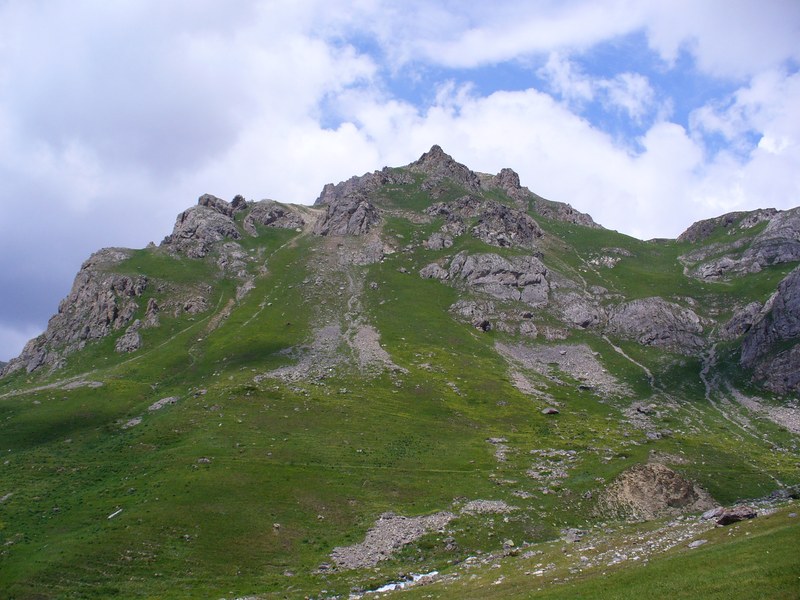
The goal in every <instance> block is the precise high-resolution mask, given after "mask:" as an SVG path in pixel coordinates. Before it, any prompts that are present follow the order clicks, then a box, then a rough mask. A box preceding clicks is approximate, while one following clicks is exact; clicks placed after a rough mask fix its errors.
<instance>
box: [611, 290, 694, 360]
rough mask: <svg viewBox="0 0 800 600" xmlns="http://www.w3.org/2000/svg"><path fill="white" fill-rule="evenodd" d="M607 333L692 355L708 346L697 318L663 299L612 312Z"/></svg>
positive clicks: (622, 306) (638, 302)
mask: <svg viewBox="0 0 800 600" xmlns="http://www.w3.org/2000/svg"><path fill="white" fill-rule="evenodd" d="M607 329H608V332H609V333H611V334H613V335H617V336H619V337H623V338H628V339H632V340H635V341H637V342H639V343H640V344H642V345H644V346H660V347H662V348H668V349H670V350H674V351H677V352H681V353H691V352H694V351H696V350H699V349H700V348H702V347H703V346H704V345H705V340H704V339H703V337H702V334H703V326H702V323H701V322H700V317H698V316H697V314H696V313H695V312H694V311H692V310H689V309H688V308H683V307H682V306H680V305H678V304H675V303H673V302H667V301H666V300H664V299H663V298H658V297H654V298H643V299H641V300H633V301H631V302H625V303H623V304H620V305H618V306H616V307H614V308H612V309H611V310H610V311H609V314H608V324H607Z"/></svg>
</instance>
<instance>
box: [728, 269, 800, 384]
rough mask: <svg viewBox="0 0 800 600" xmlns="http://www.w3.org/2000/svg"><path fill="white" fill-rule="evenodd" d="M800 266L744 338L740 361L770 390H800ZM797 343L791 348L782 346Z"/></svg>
mask: <svg viewBox="0 0 800 600" xmlns="http://www.w3.org/2000/svg"><path fill="white" fill-rule="evenodd" d="M798 339H800V268H797V269H795V270H794V271H792V272H791V273H789V275H787V276H786V278H785V279H784V280H783V281H781V283H780V284H779V285H778V289H777V291H776V292H775V294H773V296H772V297H771V298H770V299H769V301H767V303H766V304H765V306H764V307H763V308H762V309H761V311H760V312H759V314H758V315H757V316H756V317H755V319H754V323H753V325H752V326H751V327H750V328H749V329H748V330H747V333H746V335H745V336H744V339H743V341H742V352H741V364H742V366H744V367H746V368H754V369H755V375H756V378H757V379H759V380H761V381H763V382H764V385H765V387H766V388H767V389H770V390H772V391H774V392H779V393H787V392H798V391H800V347H798V346H797V345H796V341H797V340H798ZM787 342H795V345H794V346H792V347H789V348H785V347H783V346H785V345H786V343H787Z"/></svg>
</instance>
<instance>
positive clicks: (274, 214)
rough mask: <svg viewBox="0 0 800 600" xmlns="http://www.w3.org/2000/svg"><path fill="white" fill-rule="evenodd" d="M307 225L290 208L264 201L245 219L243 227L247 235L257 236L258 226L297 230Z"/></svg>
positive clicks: (255, 206) (257, 204)
mask: <svg viewBox="0 0 800 600" xmlns="http://www.w3.org/2000/svg"><path fill="white" fill-rule="evenodd" d="M305 224H306V222H305V220H304V219H303V217H302V216H300V214H299V213H298V212H296V211H293V210H292V209H291V208H289V207H288V206H286V205H284V204H279V203H277V202H273V201H272V200H262V201H261V202H257V203H255V204H254V205H253V208H252V209H251V210H250V212H249V213H248V214H247V216H246V217H245V218H244V222H243V224H242V226H243V227H244V230H245V231H246V232H247V233H249V234H250V235H252V236H255V235H257V231H256V225H261V226H263V227H279V228H282V229H297V228H299V227H303V226H304V225H305Z"/></svg>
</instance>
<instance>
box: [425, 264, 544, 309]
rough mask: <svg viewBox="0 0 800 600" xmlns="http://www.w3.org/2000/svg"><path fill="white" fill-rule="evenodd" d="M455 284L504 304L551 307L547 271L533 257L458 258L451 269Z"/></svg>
mask: <svg viewBox="0 0 800 600" xmlns="http://www.w3.org/2000/svg"><path fill="white" fill-rule="evenodd" d="M440 278H441V277H440ZM443 279H450V280H452V281H463V282H465V283H466V284H467V285H468V286H470V287H471V288H472V289H474V290H475V291H477V292H481V293H484V294H487V295H489V296H492V297H494V298H497V299H500V300H518V301H521V302H524V303H526V304H529V305H532V306H541V305H544V304H546V303H547V300H548V292H549V290H550V286H549V284H548V281H547V268H546V267H545V266H544V265H543V264H542V262H541V261H540V260H539V259H538V258H535V257H533V256H515V257H513V258H508V259H506V258H503V257H502V256H499V255H497V254H472V255H470V254H467V253H466V252H461V253H459V254H457V255H456V256H455V257H454V258H453V260H452V261H451V263H450V266H449V268H448V269H447V277H445V278H443Z"/></svg>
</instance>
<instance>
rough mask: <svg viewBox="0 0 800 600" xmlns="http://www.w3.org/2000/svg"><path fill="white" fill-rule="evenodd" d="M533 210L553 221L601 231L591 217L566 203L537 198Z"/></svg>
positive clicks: (534, 200)
mask: <svg viewBox="0 0 800 600" xmlns="http://www.w3.org/2000/svg"><path fill="white" fill-rule="evenodd" d="M533 210H534V211H535V212H537V213H538V214H540V215H542V216H543V217H547V218H548V219H553V220H554V221H562V222H564V223H573V224H574V225H582V226H583V227H592V228H593V229H601V226H600V225H598V224H597V223H595V222H594V219H592V217H591V216H589V215H587V214H586V213H582V212H581V211H579V210H576V209H574V208H572V206H571V205H569V204H565V203H564V202H556V201H554V200H545V199H544V198H540V197H538V196H535V197H534V199H533Z"/></svg>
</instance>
